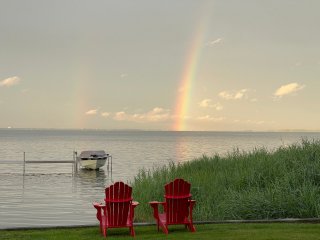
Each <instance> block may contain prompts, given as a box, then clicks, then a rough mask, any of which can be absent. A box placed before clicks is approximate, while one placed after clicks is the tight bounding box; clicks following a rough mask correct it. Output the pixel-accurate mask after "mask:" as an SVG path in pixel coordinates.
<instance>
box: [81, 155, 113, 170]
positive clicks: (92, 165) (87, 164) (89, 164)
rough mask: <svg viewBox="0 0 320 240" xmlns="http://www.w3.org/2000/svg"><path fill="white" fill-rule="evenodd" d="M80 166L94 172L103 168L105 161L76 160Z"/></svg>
mask: <svg viewBox="0 0 320 240" xmlns="http://www.w3.org/2000/svg"><path fill="white" fill-rule="evenodd" d="M78 161H79V162H80V166H81V167H83V168H86V169H92V170H96V169H99V168H101V167H103V166H104V165H105V163H106V161H107V159H86V160H84V159H81V158H80V159H78Z"/></svg>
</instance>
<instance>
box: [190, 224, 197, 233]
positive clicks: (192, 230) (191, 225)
mask: <svg viewBox="0 0 320 240" xmlns="http://www.w3.org/2000/svg"><path fill="white" fill-rule="evenodd" d="M188 228H189V230H190V231H191V232H195V231H196V228H195V227H194V226H193V224H192V223H189V225H188Z"/></svg>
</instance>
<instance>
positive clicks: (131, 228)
mask: <svg viewBox="0 0 320 240" xmlns="http://www.w3.org/2000/svg"><path fill="white" fill-rule="evenodd" d="M129 230H130V235H131V236H132V237H134V236H135V235H136V233H135V232H134V229H133V226H132V227H129Z"/></svg>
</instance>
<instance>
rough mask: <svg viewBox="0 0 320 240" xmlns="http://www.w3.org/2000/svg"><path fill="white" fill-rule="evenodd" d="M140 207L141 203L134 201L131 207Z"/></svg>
mask: <svg viewBox="0 0 320 240" xmlns="http://www.w3.org/2000/svg"><path fill="white" fill-rule="evenodd" d="M138 205H139V202H136V201H132V203H131V206H133V207H136V206H138Z"/></svg>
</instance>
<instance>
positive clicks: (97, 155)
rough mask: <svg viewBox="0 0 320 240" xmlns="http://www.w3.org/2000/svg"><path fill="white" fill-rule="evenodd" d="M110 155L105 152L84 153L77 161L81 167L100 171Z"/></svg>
mask: <svg viewBox="0 0 320 240" xmlns="http://www.w3.org/2000/svg"><path fill="white" fill-rule="evenodd" d="M108 157H109V154H107V153H105V151H103V150H100V151H82V152H81V153H80V155H79V156H77V161H78V162H79V163H80V166H81V167H84V168H87V169H93V170H95V169H99V168H101V167H102V166H104V165H105V163H106V161H107V159H108Z"/></svg>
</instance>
